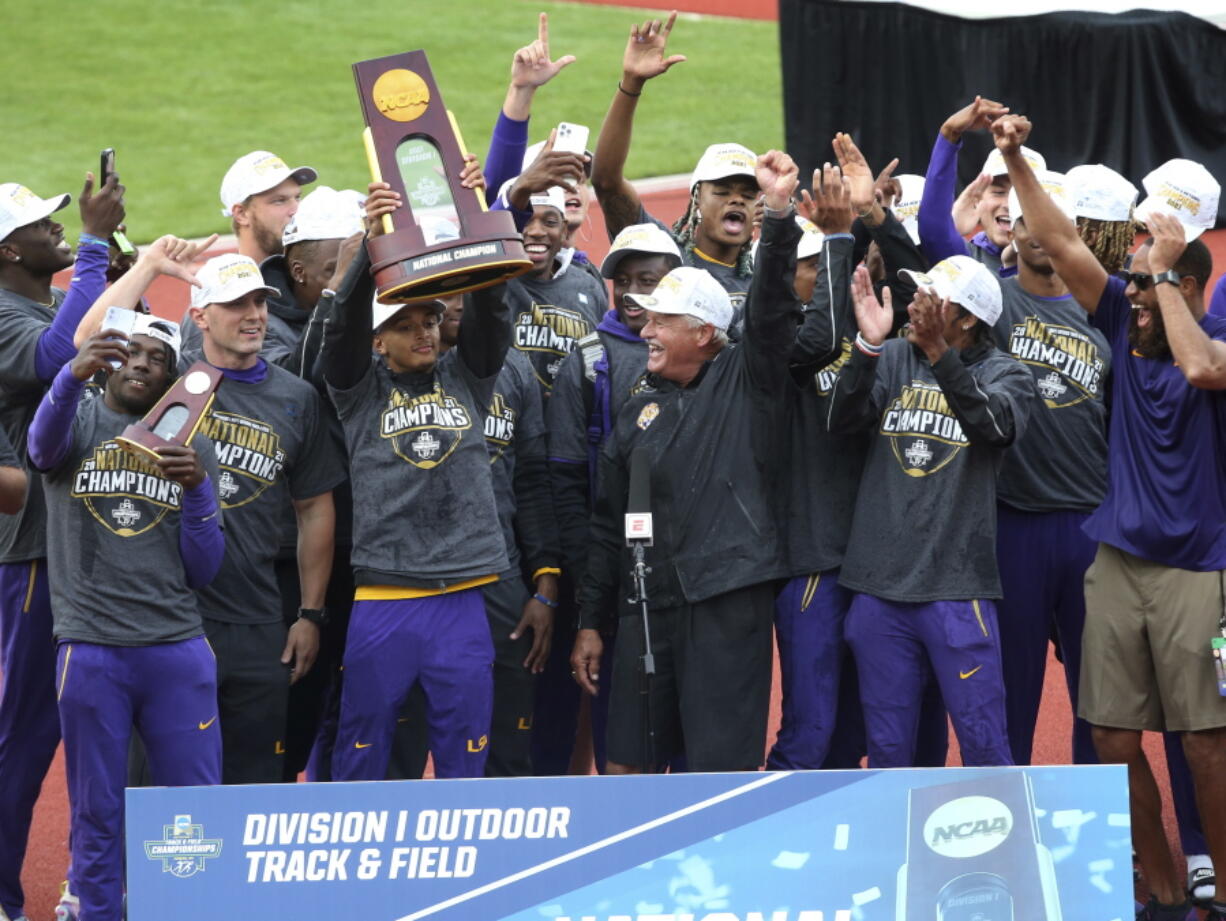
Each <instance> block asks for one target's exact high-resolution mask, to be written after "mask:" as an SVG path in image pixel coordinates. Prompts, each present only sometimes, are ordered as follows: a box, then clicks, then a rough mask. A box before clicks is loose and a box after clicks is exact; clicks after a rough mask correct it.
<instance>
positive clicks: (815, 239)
mask: <svg viewBox="0 0 1226 921" xmlns="http://www.w3.org/2000/svg"><path fill="white" fill-rule="evenodd" d="M796 223H797V224H799V225H800V242H799V243H797V244H796V258H797V259H808V258H809V257H810V256H816V255H817V254H818V253H820V252H821V251H822V244H823V243H825V242H826V235H825V234H824V233H822V232H821V231H820V230H818V229H817V225H816V224H814V223H813V222H812V221H809V220H806V219H805V218H803V217H801V216H800V215H799V214H798V215H796Z"/></svg>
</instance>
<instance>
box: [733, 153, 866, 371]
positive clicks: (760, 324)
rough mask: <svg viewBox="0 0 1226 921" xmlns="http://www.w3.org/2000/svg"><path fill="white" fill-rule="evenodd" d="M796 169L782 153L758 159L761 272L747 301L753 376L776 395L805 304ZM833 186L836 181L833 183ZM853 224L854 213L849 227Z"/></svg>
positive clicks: (748, 347)
mask: <svg viewBox="0 0 1226 921" xmlns="http://www.w3.org/2000/svg"><path fill="white" fill-rule="evenodd" d="M798 172H799V171H798V169H797V166H796V163H795V162H794V161H793V160H792V158H791V157H789V156H788V155H787V154H785V153H783V152H782V151H779V150H768V151H767V152H766V153H764V154H762V156H760V157H758V165H757V169H756V171H755V175H756V177H757V180H758V188H760V189H761V190H762V194H763V197H764V200H765V205H766V217H765V218H764V220H763V221H762V237H761V239H760V240H759V241H758V255H757V268H756V270H755V271H754V274H753V280H752V281H751V282H750V286H749V297H748V298H746V300H745V336H744V342H743V343H742V346H741V347H742V348H744V349H746V359H747V361H748V366H749V374H750V377H751V378H752V379H753V381H754V382H755V384H757V385H758V386H759V387H762V388H765V389H768V390H773V389H776V388H777V386H778V385H779V383H780V382H781V381H783V380H784V379H785V378H786V377H787V374H788V356H789V355H790V354H791V351H792V345H793V343H794V342H795V340H796V319H797V314H798V313H799V310H800V303H799V301H797V299H796V292H795V290H794V289H793V287H792V284H793V280H794V278H795V274H796V244H797V243H798V242H799V241H800V234H801V231H800V227H799V226H798V225H797V224H796V214H795V210H794V209H793V207H792V194H793V193H794V192H795V191H796V187H797V185H798V184H799V181H798ZM832 181H833V180H832ZM850 223H851V220H850V212H849V213H848V224H850Z"/></svg>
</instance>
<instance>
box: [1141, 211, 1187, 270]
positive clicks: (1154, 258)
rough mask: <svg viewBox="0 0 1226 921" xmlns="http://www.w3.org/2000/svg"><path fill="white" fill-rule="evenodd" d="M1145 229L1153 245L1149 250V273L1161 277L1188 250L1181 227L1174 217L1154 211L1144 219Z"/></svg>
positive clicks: (1185, 237)
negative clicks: (1152, 239) (1152, 240)
mask: <svg viewBox="0 0 1226 921" xmlns="http://www.w3.org/2000/svg"><path fill="white" fill-rule="evenodd" d="M1145 229H1146V230H1148V231H1149V232H1150V234H1152V235H1153V238H1154V245H1153V246H1152V247H1151V248H1150V250H1149V270H1150V272H1152V273H1153V274H1155V275H1161V274H1162V273H1163V272H1166V271H1168V270H1170V269H1173V268H1174V267H1175V263H1176V262H1178V261H1179V257H1180V256H1182V255H1183V251H1184V250H1185V249H1187V248H1188V241H1187V236H1186V235H1185V234H1184V230H1183V225H1182V224H1181V223H1179V221H1178V219H1176V218H1175V217H1174V216H1172V215H1170V214H1164V213H1163V212H1161V211H1156V212H1154V213H1152V214H1150V216H1149V217H1148V218H1146V219H1145Z"/></svg>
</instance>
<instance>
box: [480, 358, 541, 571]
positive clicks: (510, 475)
mask: <svg viewBox="0 0 1226 921" xmlns="http://www.w3.org/2000/svg"><path fill="white" fill-rule="evenodd" d="M485 446H486V448H487V449H488V450H489V454H490V472H491V473H492V474H493V478H494V501H495V503H496V504H497V506H498V523H499V524H500V525H502V536H503V539H504V540H505V541H506V544H507V559H508V561H509V563H510V565H509V567H508V568H509V569H515V568H516V567H518V566H519V545H518V542H517V541H516V538H515V510H516V501H515V461H516V458H517V457H530V456H536V457H544V456H545V413H544V410H543V409H542V408H541V388H540V387H539V386H538V385H537V383H536V378H535V376H534V374H533V371H532V365H531V363H529V361H528V359H527V357H526V356H525V355H524V354H523V353H522V352H517V351H515V350H514V349H507V359H506V364H504V365H503V366H502V371H500V372H499V374H498V380H497V382H496V383H495V384H494V398H493V399H492V400H491V401H490V411H489V414H488V415H487V416H486V417H485Z"/></svg>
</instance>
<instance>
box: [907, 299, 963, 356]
mask: <svg viewBox="0 0 1226 921" xmlns="http://www.w3.org/2000/svg"><path fill="white" fill-rule="evenodd" d="M950 310H953V307H952V305H951V304H950V303H949V299H948V298H946V299H945V300H944V301H942V300H941V299H940V298H939V297H937V295H936V292H935V291H930V290H928V289H926V288H920V289H918V290H917V291H916V292H915V298H914V299H913V300H912V301H911V304H910V306H909V307H907V316H909V317H910V318H911V327H910V329H909V330H908V331H907V341H908V342H910V343H911V344H912V345H914V346H918V347H919V348H921V349H923V350H924V354H925V355H927V356H928V361H929V362H931V363H935V362H936V361H937V360H938V359H939V358H940V357H941V356H942V355H944V354H945V352H946V351H947V350H948V349H949V343H948V342H946V341H945V316H946V312H947V311H950Z"/></svg>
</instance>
